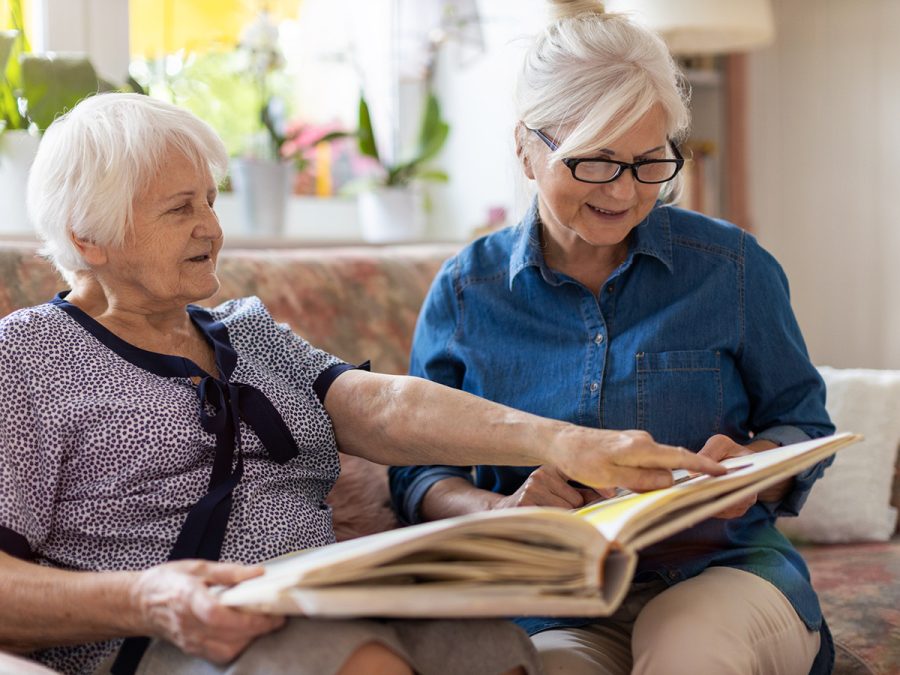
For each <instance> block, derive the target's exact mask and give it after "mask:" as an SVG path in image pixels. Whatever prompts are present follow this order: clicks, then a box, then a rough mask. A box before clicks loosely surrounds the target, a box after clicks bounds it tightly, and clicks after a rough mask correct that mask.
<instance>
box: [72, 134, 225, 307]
mask: <svg viewBox="0 0 900 675" xmlns="http://www.w3.org/2000/svg"><path fill="white" fill-rule="evenodd" d="M217 194H218V192H217V189H216V183H215V181H214V180H213V178H212V175H211V174H210V173H209V170H208V168H206V167H205V166H202V167H200V168H198V167H197V166H195V164H194V162H192V161H191V160H190V159H189V158H187V157H186V156H185V155H184V154H183V153H182V152H180V151H179V150H177V149H174V148H172V149H170V150H169V152H168V153H167V154H166V155H165V157H164V159H163V161H162V163H161V165H160V170H159V172H158V174H157V175H156V177H155V178H154V180H153V181H151V182H150V184H149V185H148V186H147V189H146V190H145V191H144V192H143V194H140V195H137V196H136V197H135V199H134V202H133V213H134V227H133V229H132V231H131V232H129V234H128V235H127V236H126V238H125V242H124V244H123V245H122V246H121V247H116V248H114V247H102V248H100V250H97V249H94V250H93V251H90V252H88V255H86V256H85V258H86V260H87V261H88V263H89V264H91V266H92V267H93V268H94V272H95V274H96V275H97V278H98V279H99V280H100V282H101V284H102V285H103V286H104V287H105V288H106V289H107V293H108V294H109V295H112V296H113V297H115V298H117V299H118V300H119V301H122V302H126V303H127V304H129V305H132V306H137V307H141V308H144V309H146V310H148V311H160V310H166V309H171V308H174V307H184V306H185V305H187V304H188V303H191V302H196V301H197V300H203V299H205V298H208V297H210V296H211V295H213V294H214V293H215V292H216V291H217V290H218V289H219V280H218V278H217V277H216V259H217V257H218V254H219V250H220V249H221V248H222V228H221V227H220V226H219V219H218V217H217V216H216V213H215V211H214V210H213V204H214V202H215V199H216V195H217ZM96 256H100V257H99V258H96ZM90 257H95V259H94V260H93V261H92V260H91V259H90ZM97 263H100V264H97Z"/></svg>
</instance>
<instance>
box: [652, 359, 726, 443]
mask: <svg viewBox="0 0 900 675" xmlns="http://www.w3.org/2000/svg"><path fill="white" fill-rule="evenodd" d="M720 360H721V354H720V353H719V352H718V351H711V350H690V351H673V352H639V353H638V354H636V355H635V372H636V376H637V427H638V429H643V430H644V431H647V432H649V433H650V434H651V435H652V436H653V438H654V439H655V440H657V441H658V442H660V443H668V444H670V445H681V446H684V447H686V448H689V449H691V450H695V451H696V450H699V449H700V448H701V447H703V444H704V443H705V442H706V440H707V439H708V438H709V437H710V436H713V435H714V434H717V433H719V431H720V429H721V427H722V414H723V413H722V408H723V401H722V373H721V364H720Z"/></svg>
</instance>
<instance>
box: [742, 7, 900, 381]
mask: <svg viewBox="0 0 900 675" xmlns="http://www.w3.org/2000/svg"><path fill="white" fill-rule="evenodd" d="M773 5H774V9H775V18H776V27H777V32H778V35H777V39H776V43H775V44H774V46H772V47H771V48H769V49H767V50H765V51H763V52H759V53H757V54H754V55H752V56H751V58H750V84H749V89H750V91H749V99H750V111H749V144H748V147H749V149H750V157H749V160H750V161H749V165H750V186H749V188H750V208H751V215H752V218H753V222H754V225H755V228H756V230H757V234H758V236H759V238H760V240H761V241H762V243H763V245H764V246H766V247H767V248H768V249H769V250H770V251H772V253H774V254H775V256H776V257H777V258H778V259H779V260H780V261H781V262H782V264H783V265H784V267H785V270H786V272H787V274H788V277H789V278H790V280H791V286H792V295H793V302H794V307H795V310H796V312H797V316H798V318H799V321H800V324H801V326H802V328H803V330H804V334H805V335H806V338H807V343H808V345H809V348H810V352H811V354H812V357H813V360H814V361H815V362H816V363H820V364H825V363H827V364H831V365H834V366H840V367H872V368H900V210H898V206H897V193H898V191H900V2H897V1H896V0H856V1H855V2H852V3H848V2H844V1H842V0H790V1H789V2H787V1H776V2H774V3H773Z"/></svg>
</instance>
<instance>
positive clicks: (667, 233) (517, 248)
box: [509, 197, 675, 290]
mask: <svg viewBox="0 0 900 675" xmlns="http://www.w3.org/2000/svg"><path fill="white" fill-rule="evenodd" d="M516 230H517V232H516V239H515V242H514V243H513V247H512V251H511V254H510V256H509V287H510V290H512V285H513V281H514V280H515V278H516V276H517V275H518V274H519V272H521V271H522V270H523V269H525V268H526V267H537V268H538V270H539V271H540V273H541V276H542V277H543V278H544V281H546V282H547V283H549V284H552V285H554V286H558V285H559V284H561V283H562V281H563V280H562V279H561V278H560V276H559V274H557V273H556V272H554V271H553V270H552V269H550V267H549V266H548V265H547V262H546V261H545V259H544V252H543V251H542V250H541V217H540V214H539V213H538V200H537V197H535V198H534V201H533V202H532V203H531V207H530V208H529V209H528V213H526V214H525V217H524V218H522V220H521V221H520V222H519V224H518V225H516ZM637 254H642V255H647V256H651V257H653V258H656V259H657V260H659V261H660V262H662V263H663V264H664V265H665V266H666V268H667V269H668V270H669V272H670V273H674V271H675V264H674V261H673V258H672V230H671V227H670V224H669V210H668V209H667V208H664V205H663V204H662V202H656V205H655V206H654V207H653V210H651V211H650V213H649V215H648V216H647V217H646V218H645V219H644V220H643V222H642V223H640V224H639V225H638V226H637V227H635V228H634V229H633V230H632V231H631V234H630V235H629V242H628V257H626V258H625V262H623V263H622V265H621V266H620V269H627V268H628V267H630V266H631V264H632V262H633V261H634V256H635V255H637Z"/></svg>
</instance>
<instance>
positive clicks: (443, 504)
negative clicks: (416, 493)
mask: <svg viewBox="0 0 900 675" xmlns="http://www.w3.org/2000/svg"><path fill="white" fill-rule="evenodd" d="M502 498H503V495H499V494H497V493H495V492H491V491H490V490H482V489H481V488H478V487H475V486H474V485H472V483H470V482H469V481H467V480H466V479H465V478H445V479H444V480H441V481H438V482H437V483H435V484H434V485H432V486H431V487H430V488H429V490H428V492H426V493H425V497H424V498H423V499H422V504H421V506H420V507H419V510H420V513H421V516H422V520H440V519H442V518H450V517H452V516H463V515H466V514H467V513H477V512H479V511H489V510H490V509H491V508H492V507H493V506H494V505H495V504H496V503H497V502H499V501H500V500H501V499H502Z"/></svg>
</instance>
